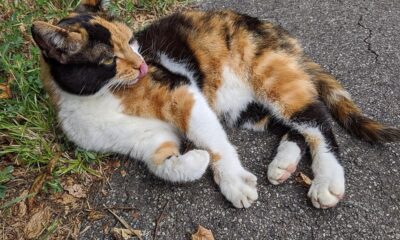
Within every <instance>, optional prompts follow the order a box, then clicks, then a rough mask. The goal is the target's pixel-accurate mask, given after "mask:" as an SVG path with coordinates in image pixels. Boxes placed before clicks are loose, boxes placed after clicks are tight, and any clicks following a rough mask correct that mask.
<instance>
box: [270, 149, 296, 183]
mask: <svg viewBox="0 0 400 240" xmlns="http://www.w3.org/2000/svg"><path fill="white" fill-rule="evenodd" d="M300 154H301V150H300V148H299V147H298V146H297V144H296V143H294V142H288V141H283V142H281V144H280V145H279V147H278V153H277V154H276V156H275V158H274V160H273V161H272V162H271V163H270V164H269V166H268V180H269V181H270V182H271V183H272V184H274V185H278V184H281V183H283V182H284V181H286V180H287V179H288V178H289V177H290V176H291V175H292V173H294V172H295V171H296V168H297V164H298V163H299V160H300V158H301V155H300Z"/></svg>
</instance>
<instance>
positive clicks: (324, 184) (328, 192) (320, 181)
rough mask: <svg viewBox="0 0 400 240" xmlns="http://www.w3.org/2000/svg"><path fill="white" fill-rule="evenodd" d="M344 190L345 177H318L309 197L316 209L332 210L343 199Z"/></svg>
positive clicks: (309, 192)
mask: <svg viewBox="0 0 400 240" xmlns="http://www.w3.org/2000/svg"><path fill="white" fill-rule="evenodd" d="M344 188H345V187H344V175H340V174H336V176H331V177H316V178H315V179H314V180H313V182H312V184H311V187H310V190H309V191H308V197H309V198H310V199H311V202H312V204H313V205H314V207H316V208H322V209H326V208H331V207H335V206H336V205H337V204H338V202H339V201H340V200H341V199H342V198H343V196H344Z"/></svg>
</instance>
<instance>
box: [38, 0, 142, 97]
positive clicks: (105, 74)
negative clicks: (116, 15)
mask: <svg viewBox="0 0 400 240" xmlns="http://www.w3.org/2000/svg"><path fill="white" fill-rule="evenodd" d="M107 3H108V1H105V0H83V1H81V4H80V5H79V6H78V7H77V8H76V9H75V11H74V12H73V13H71V14H70V15H69V16H68V17H66V18H64V19H62V20H61V21H60V22H59V23H58V24H57V25H52V24H49V23H45V22H41V21H37V22H34V23H33V25H32V28H31V31H32V36H33V39H34V40H35V42H36V44H37V45H38V46H39V48H40V50H41V52H42V56H43V58H44V60H45V62H46V63H47V64H48V66H49V69H50V74H51V75H52V77H53V79H54V81H55V82H56V83H57V85H58V86H59V87H60V88H61V89H62V90H64V91H66V92H69V93H72V94H78V95H92V94H95V93H96V92H98V91H99V90H100V89H102V88H103V87H111V86H113V85H119V84H133V83H135V82H136V81H138V80H139V79H140V78H141V77H143V76H144V75H145V74H146V73H147V65H146V63H145V62H144V60H143V57H142V56H141V55H140V54H139V53H138V45H137V42H136V41H135V39H134V38H133V33H132V31H131V30H130V29H129V28H128V27H127V26H126V25H125V24H123V23H121V22H118V21H116V20H114V19H113V18H112V17H110V16H108V15H107V12H106V9H107Z"/></svg>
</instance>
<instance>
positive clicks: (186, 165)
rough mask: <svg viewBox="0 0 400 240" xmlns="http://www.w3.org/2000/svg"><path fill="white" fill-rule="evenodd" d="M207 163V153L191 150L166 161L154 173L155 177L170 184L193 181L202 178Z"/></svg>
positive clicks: (208, 158)
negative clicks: (170, 182)
mask: <svg viewBox="0 0 400 240" xmlns="http://www.w3.org/2000/svg"><path fill="white" fill-rule="evenodd" d="M209 162H210V155H209V153H208V152H207V151H203V150H191V151H189V152H187V153H185V154H184V155H179V156H173V157H170V158H169V159H166V160H165V162H164V163H163V164H162V165H161V166H157V167H156V169H155V170H154V172H155V174H156V175H157V176H159V177H161V178H163V179H165V180H169V181H172V182H188V181H194V180H197V179H199V178H201V176H203V174H204V172H205V171H206V170H207V167H208V163H209Z"/></svg>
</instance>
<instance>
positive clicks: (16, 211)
mask: <svg viewBox="0 0 400 240" xmlns="http://www.w3.org/2000/svg"><path fill="white" fill-rule="evenodd" d="M26 211H27V207H26V204H25V202H19V203H17V204H15V205H14V207H13V209H12V214H13V216H16V217H19V218H21V217H23V216H25V214H26Z"/></svg>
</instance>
